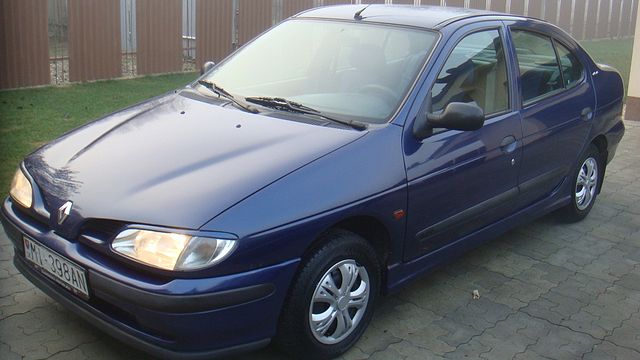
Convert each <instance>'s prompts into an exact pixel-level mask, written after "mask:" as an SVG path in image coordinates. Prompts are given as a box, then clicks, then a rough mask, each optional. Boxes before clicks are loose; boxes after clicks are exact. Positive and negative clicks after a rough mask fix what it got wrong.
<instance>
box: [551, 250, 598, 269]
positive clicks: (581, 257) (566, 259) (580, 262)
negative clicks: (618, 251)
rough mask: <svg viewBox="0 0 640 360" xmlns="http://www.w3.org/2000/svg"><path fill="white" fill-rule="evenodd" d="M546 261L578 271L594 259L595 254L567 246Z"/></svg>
mask: <svg viewBox="0 0 640 360" xmlns="http://www.w3.org/2000/svg"><path fill="white" fill-rule="evenodd" d="M546 261H547V262H548V263H550V264H551V265H556V266H560V267H564V268H566V269H567V270H570V271H578V270H580V269H582V268H583V267H584V266H586V265H587V264H589V263H590V262H591V261H593V256H592V255H590V254H589V253H587V252H584V251H581V250H576V249H572V248H570V247H566V246H565V247H563V248H561V249H559V250H558V251H556V252H555V253H553V254H551V255H550V256H549V257H547V259H546Z"/></svg>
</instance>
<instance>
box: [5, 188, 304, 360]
mask: <svg viewBox="0 0 640 360" xmlns="http://www.w3.org/2000/svg"><path fill="white" fill-rule="evenodd" d="M2 215H3V216H0V218H1V219H2V223H3V225H4V228H5V231H6V233H7V234H8V235H9V238H10V239H11V241H12V242H13V243H14V246H15V256H14V264H15V266H16V268H18V270H20V272H21V273H22V274H23V275H24V276H25V277H26V278H27V279H29V280H30V281H31V282H32V283H34V284H35V285H36V286H37V287H38V288H40V289H41V290H42V291H44V292H45V293H46V294H47V295H49V296H50V297H52V298H53V299H55V300H56V301H58V302H59V303H61V304H62V305H63V306H65V307H66V308H68V309H69V310H70V311H72V312H73V313H75V314H77V315H78V316H80V317H82V318H84V319H85V320H87V321H89V322H90V323H91V324H93V325H95V326H96V327H97V328H99V329H101V330H102V331H105V332H106V333H108V334H109V335H111V336H113V337H115V338H117V339H118V340H120V341H123V342H125V343H127V344H129V345H131V346H133V347H136V348H138V349H140V350H142V351H145V352H148V353H150V354H152V355H154V356H157V357H160V358H190V359H195V358H211V357H218V356H225V355H229V354H231V353H235V352H239V351H250V350H253V349H256V348H259V347H263V346H266V345H267V344H268V343H269V342H270V338H271V337H273V335H274V334H275V331H276V326H277V321H278V317H279V314H280V308H281V307H282V302H283V301H284V296H285V294H286V291H287V288H288V284H289V283H290V281H291V279H292V277H293V274H294V273H295V270H296V268H297V265H298V260H292V261H288V262H284V263H281V264H276V265H272V266H268V267H264V268H261V269H257V270H252V271H249V272H246V273H241V274H233V275H225V276H219V277H215V278H208V279H175V280H172V281H170V282H167V283H159V282H158V281H157V279H156V280H155V281H154V280H153V279H140V278H139V277H134V276H133V275H134V274H132V273H130V272H129V273H127V272H126V271H122V269H119V268H117V267H115V266H111V267H109V265H110V263H108V262H106V261H103V260H101V259H100V258H99V256H97V255H96V254H92V253H91V251H90V249H84V248H83V247H85V246H83V245H82V244H80V243H78V242H75V241H70V240H67V239H65V238H62V237H60V236H58V235H57V234H55V233H54V232H53V231H50V230H48V229H44V228H43V227H42V226H38V224H36V223H30V219H29V217H28V216H26V215H24V214H22V213H20V212H19V211H16V209H15V208H14V205H13V204H12V203H11V201H10V200H7V201H5V202H4V204H3V207H2ZM24 235H27V236H29V237H31V238H34V239H36V240H38V241H39V242H41V243H42V244H44V245H46V246H47V247H49V248H50V249H51V250H53V251H55V252H57V253H58V254H60V255H63V256H65V257H67V258H69V259H70V260H72V261H74V262H76V263H78V264H79V265H81V266H83V267H84V268H85V269H87V274H88V283H89V288H90V299H89V300H88V301H85V300H83V299H81V298H79V297H77V296H75V295H73V294H72V293H71V292H69V291H68V290H67V289H65V288H64V287H62V286H60V285H59V284H58V283H56V282H55V281H53V280H51V279H50V278H49V277H47V276H45V275H43V274H42V273H41V272H40V271H38V270H36V269H35V268H34V267H32V266H31V265H30V263H29V262H28V261H27V260H26V258H25V257H24V246H23V240H22V237H23V236H24ZM111 265H113V263H111Z"/></svg>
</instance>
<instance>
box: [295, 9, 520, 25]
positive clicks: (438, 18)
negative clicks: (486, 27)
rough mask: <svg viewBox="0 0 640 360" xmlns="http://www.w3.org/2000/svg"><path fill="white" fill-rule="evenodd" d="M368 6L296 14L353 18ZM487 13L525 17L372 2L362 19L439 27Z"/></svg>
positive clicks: (496, 13) (497, 13)
mask: <svg viewBox="0 0 640 360" xmlns="http://www.w3.org/2000/svg"><path fill="white" fill-rule="evenodd" d="M365 6H367V5H366V4H360V5H335V6H324V7H319V8H315V9H310V10H307V11H304V12H302V13H300V14H298V15H296V16H295V17H297V18H323V19H337V20H354V15H355V14H356V12H358V11H360V10H362V9H363V8H364V7H365ZM487 16H491V17H500V18H510V19H513V18H522V17H520V16H514V15H510V14H503V13H499V12H493V11H485V10H477V9H468V8H458V7H441V6H414V5H370V6H368V7H367V9H366V10H364V11H363V12H362V18H363V19H362V21H366V22H378V23H387V24H396V25H407V26H417V27H423V28H427V29H440V28H443V27H444V26H446V25H448V24H450V23H452V22H455V21H457V20H462V19H467V18H472V17H487Z"/></svg>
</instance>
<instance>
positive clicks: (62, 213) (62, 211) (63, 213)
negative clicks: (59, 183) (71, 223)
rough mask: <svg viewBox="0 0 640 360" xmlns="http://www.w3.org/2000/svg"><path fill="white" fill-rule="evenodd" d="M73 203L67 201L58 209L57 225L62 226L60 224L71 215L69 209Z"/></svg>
mask: <svg viewBox="0 0 640 360" xmlns="http://www.w3.org/2000/svg"><path fill="white" fill-rule="evenodd" d="M72 206H73V203H72V202H71V201H67V202H66V203H64V205H62V206H60V208H59V209H58V225H62V223H63V222H64V221H65V220H67V217H68V216H69V214H71V207H72Z"/></svg>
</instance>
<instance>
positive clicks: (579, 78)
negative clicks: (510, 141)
mask: <svg viewBox="0 0 640 360" xmlns="http://www.w3.org/2000/svg"><path fill="white" fill-rule="evenodd" d="M523 25H524V24H522V25H521V24H520V23H517V22H516V23H513V24H512V25H511V26H510V36H511V40H512V41H511V42H512V44H513V50H514V58H515V59H516V64H517V67H518V73H519V76H518V89H519V95H520V103H521V106H522V110H521V113H522V132H523V139H522V143H523V158H522V164H521V166H520V175H519V178H520V192H521V194H520V200H519V206H520V207H524V206H528V205H531V204H533V203H535V202H536V201H539V200H542V199H544V198H546V197H547V196H550V195H551V194H553V193H554V191H556V190H557V189H559V188H560V185H561V184H562V183H563V181H566V176H567V174H568V173H569V172H570V171H571V169H572V168H573V167H574V166H575V164H576V162H577V160H578V157H579V156H580V153H581V152H582V150H583V148H584V143H585V139H586V137H587V135H588V133H589V129H590V127H591V121H592V118H593V111H594V109H595V96H594V92H593V86H592V84H591V81H589V79H590V77H589V74H587V73H586V71H585V67H584V66H583V65H582V62H581V61H580V60H579V57H578V56H577V55H576V53H575V52H574V51H573V48H574V47H575V45H572V44H571V43H569V42H567V41H563V40H559V39H558V38H559V37H555V36H553V35H554V34H553V33H551V32H546V31H545V27H544V26H539V27H533V28H532V27H529V26H527V27H524V26H523ZM565 40H566V39H565Z"/></svg>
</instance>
